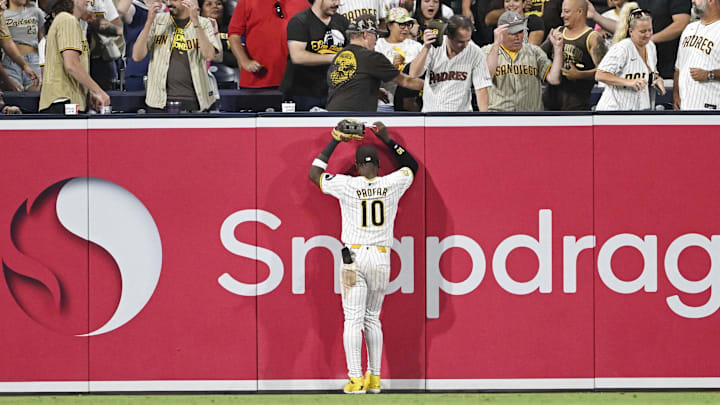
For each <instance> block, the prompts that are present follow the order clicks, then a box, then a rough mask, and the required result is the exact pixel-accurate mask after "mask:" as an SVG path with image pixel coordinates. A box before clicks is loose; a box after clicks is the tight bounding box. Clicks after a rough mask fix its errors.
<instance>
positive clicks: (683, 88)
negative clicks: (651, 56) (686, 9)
mask: <svg viewBox="0 0 720 405" xmlns="http://www.w3.org/2000/svg"><path fill="white" fill-rule="evenodd" d="M692 3H693V11H695V14H697V15H699V16H700V21H695V22H693V23H691V24H688V26H687V27H685V30H684V31H683V33H682V35H681V36H680V46H679V48H678V55H677V60H676V61H675V77H674V85H673V107H674V108H675V109H676V110H717V109H718V108H720V46H718V44H720V0H692Z"/></svg>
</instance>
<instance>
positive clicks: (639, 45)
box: [595, 2, 665, 111]
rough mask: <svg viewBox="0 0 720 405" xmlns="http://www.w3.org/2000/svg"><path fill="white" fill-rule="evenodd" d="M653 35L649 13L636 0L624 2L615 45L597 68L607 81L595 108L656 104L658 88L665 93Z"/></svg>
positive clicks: (598, 75) (642, 107)
mask: <svg viewBox="0 0 720 405" xmlns="http://www.w3.org/2000/svg"><path fill="white" fill-rule="evenodd" d="M652 35H653V29H652V17H651V16H650V14H649V13H648V12H647V11H645V10H642V9H640V8H638V5H637V3H635V2H632V3H625V5H624V6H623V8H622V10H620V20H619V21H618V26H617V29H616V30H615V36H614V37H613V44H614V46H613V47H612V48H610V51H609V52H608V53H607V54H606V55H605V57H604V58H603V60H602V61H601V62H600V65H598V68H597V72H595V79H597V80H598V81H599V82H602V83H605V84H607V85H608V86H607V87H606V88H605V91H603V94H602V96H601V97H600V101H598V104H597V107H596V110H598V111H603V110H604V111H608V110H613V111H617V110H648V109H654V108H655V102H654V96H655V91H656V89H657V91H659V92H660V93H661V94H665V86H664V85H663V81H662V78H661V77H660V74H659V73H658V72H657V51H656V50H655V44H654V43H653V42H652V41H650V37H652ZM651 82H652V84H650V83H651Z"/></svg>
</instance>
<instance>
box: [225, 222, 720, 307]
mask: <svg viewBox="0 0 720 405" xmlns="http://www.w3.org/2000/svg"><path fill="white" fill-rule="evenodd" d="M552 216H553V213H552V211H551V210H548V209H542V210H540V211H539V213H538V229H537V233H536V234H537V235H538V236H537V237H535V236H531V235H526V234H518V235H509V236H508V237H507V238H505V239H504V240H502V241H501V242H500V244H499V245H498V246H497V248H496V249H495V251H494V252H493V253H492V256H490V252H487V251H486V250H484V249H483V248H482V247H481V246H480V244H478V243H477V241H475V240H474V239H472V238H470V237H469V236H466V235H449V236H447V237H445V238H443V239H442V240H440V238H438V237H436V236H428V237H427V238H426V240H425V244H426V269H425V271H426V284H427V286H426V297H427V300H426V303H427V308H426V316H427V317H428V318H430V319H435V318H438V317H439V316H440V294H441V293H445V294H448V295H465V294H469V293H471V292H473V291H475V290H476V289H477V288H478V286H480V284H481V283H482V282H483V279H484V278H485V277H486V276H487V274H488V273H492V275H493V277H494V278H495V281H496V282H497V284H498V285H499V286H500V288H502V289H503V290H505V291H506V292H508V293H510V294H513V295H527V294H532V293H535V292H538V293H540V294H550V293H552V292H553V271H552V269H553V254H552V253H553V249H555V248H557V247H556V246H553V244H552V236H553V231H552ZM244 222H259V223H261V224H263V225H265V226H267V227H269V228H270V229H271V230H275V229H277V228H278V227H280V226H281V224H282V221H281V220H280V218H278V217H277V216H275V215H274V214H272V213H271V212H268V211H264V210H241V211H238V212H236V213H234V214H232V215H230V216H229V217H227V218H226V219H225V221H224V222H223V224H222V226H221V229H220V240H221V242H222V244H223V246H225V248H226V249H227V250H228V251H230V252H232V253H234V254H236V255H238V256H242V257H246V258H250V259H253V260H259V261H262V262H263V263H265V264H266V265H267V266H268V267H269V269H270V274H269V276H268V278H267V279H266V280H264V281H262V282H260V283H258V284H247V283H242V282H240V281H238V280H236V279H234V278H233V277H232V276H231V275H230V274H228V273H225V274H223V275H222V276H221V277H220V278H219V279H218V283H219V284H220V285H221V286H222V287H223V288H224V289H226V290H228V291H230V292H232V293H234V294H238V295H244V296H253V295H263V294H268V293H270V292H272V291H273V290H274V289H275V288H277V287H278V286H279V285H280V282H281V281H282V279H283V276H284V272H285V267H284V264H283V262H282V260H281V258H280V256H278V255H277V254H276V253H275V252H273V251H272V250H270V249H266V248H262V247H257V246H254V245H250V244H247V243H244V242H241V241H239V240H237V239H236V237H235V234H234V230H235V228H236V227H237V226H238V225H240V224H242V223H244ZM533 233H535V232H533ZM562 241H563V243H562V279H563V291H562V292H563V293H565V294H575V293H576V292H577V259H578V256H579V255H580V253H581V252H583V251H586V250H589V249H594V248H596V247H597V248H598V249H599V250H598V256H597V272H598V275H599V277H600V280H601V281H602V283H603V284H604V285H605V286H606V287H607V288H608V289H610V290H612V291H614V292H616V293H618V294H635V293H643V292H644V293H656V292H657V291H658V287H657V286H658V283H657V280H658V272H659V269H658V257H659V256H658V255H659V252H658V244H657V235H642V236H641V235H635V234H630V233H621V234H617V235H613V236H611V237H610V238H608V239H607V240H606V241H605V242H604V243H603V244H602V245H601V246H596V242H595V236H594V235H580V236H578V235H564V236H563V238H562ZM414 244H415V241H414V239H413V237H403V238H401V240H399V241H398V240H397V239H395V241H394V244H393V252H394V253H396V254H397V255H398V256H399V258H400V263H401V267H400V272H399V274H398V275H397V276H396V278H395V279H394V280H391V282H390V285H389V286H388V290H387V293H388V294H392V293H395V292H397V291H401V292H402V293H404V294H412V293H413V292H414V285H413V272H414V263H413V250H414ZM690 247H696V248H700V249H701V250H703V251H704V252H705V253H706V254H707V256H708V257H709V259H710V268H709V269H708V270H707V275H706V276H705V277H703V278H702V279H700V280H688V279H687V278H685V277H684V276H683V275H682V274H681V272H680V268H679V264H678V263H679V258H680V254H681V253H682V252H683V251H685V250H686V249H688V248H690ZM314 248H324V249H327V250H329V251H330V252H332V254H333V258H334V263H335V271H334V274H335V276H334V285H335V293H337V294H340V260H341V257H340V249H341V248H342V244H341V243H340V242H339V241H338V240H337V239H335V238H333V237H331V236H328V235H317V236H313V237H311V238H309V239H307V240H306V239H305V238H304V237H300V236H296V237H293V238H292V241H291V249H292V256H291V257H292V292H293V293H294V294H304V293H305V257H306V255H307V253H308V252H309V251H310V250H311V249H314ZM454 248H456V249H460V250H462V251H464V253H466V254H467V255H468V256H469V257H470V258H471V262H472V268H471V270H470V274H469V275H468V276H467V278H466V279H465V280H462V281H457V282H454V281H450V280H447V279H446V278H445V277H444V276H443V275H442V273H441V271H440V259H441V258H442V256H443V254H445V253H446V252H447V251H449V250H450V249H454ZM621 248H630V249H634V250H636V251H637V252H639V253H640V255H641V256H642V258H643V267H642V271H641V273H640V275H639V276H637V277H636V278H635V279H634V280H622V279H620V278H619V277H618V276H617V275H616V274H615V272H614V271H613V267H612V259H613V256H614V255H615V254H616V252H617V251H618V250H619V249H621ZM516 249H529V250H530V251H531V252H532V253H533V254H534V255H535V256H536V257H537V261H538V267H537V269H536V271H535V275H534V276H533V277H532V278H531V279H530V280H527V281H518V280H515V279H513V277H512V276H511V275H510V273H509V272H508V268H507V259H508V257H509V256H510V254H511V252H513V251H514V250H516ZM589 254H591V252H589ZM662 263H663V264H664V270H665V276H666V277H667V279H668V281H669V282H670V284H671V285H672V286H673V287H675V288H676V289H677V290H678V291H680V292H683V293H686V294H700V293H705V292H707V291H708V290H709V291H710V296H709V298H708V300H707V302H705V304H702V305H699V306H691V305H688V304H685V303H683V301H682V300H681V298H680V296H679V295H677V294H672V295H670V296H667V297H666V303H667V305H668V307H669V308H670V310H671V311H673V312H674V313H675V314H677V315H679V316H681V317H684V318H693V319H696V318H705V317H708V316H710V315H712V314H714V313H715V312H716V311H717V310H718V309H719V308H720V268H719V267H718V266H720V236H719V235H711V236H710V237H707V236H704V235H700V234H696V233H687V234H684V235H680V236H678V237H677V238H675V239H674V240H672V242H671V243H670V244H669V246H668V248H667V250H666V251H665V252H664V260H663V261H662ZM488 267H491V269H488Z"/></svg>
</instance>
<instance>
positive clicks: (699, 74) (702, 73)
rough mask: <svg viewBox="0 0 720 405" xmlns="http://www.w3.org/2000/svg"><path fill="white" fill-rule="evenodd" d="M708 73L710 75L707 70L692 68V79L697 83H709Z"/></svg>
mask: <svg viewBox="0 0 720 405" xmlns="http://www.w3.org/2000/svg"><path fill="white" fill-rule="evenodd" d="M708 73H710V71H708V70H705V69H698V68H690V77H692V78H693V80H695V81H696V82H705V81H707V79H708Z"/></svg>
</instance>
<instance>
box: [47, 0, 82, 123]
mask: <svg viewBox="0 0 720 405" xmlns="http://www.w3.org/2000/svg"><path fill="white" fill-rule="evenodd" d="M67 50H72V51H77V52H78V53H79V54H80V63H81V64H82V67H83V69H84V70H85V71H86V72H89V71H90V58H89V55H88V43H87V39H86V38H85V36H84V35H83V32H82V28H81V27H80V22H79V21H78V19H77V18H75V17H74V16H73V15H72V14H70V13H66V12H62V13H60V14H58V15H57V17H55V20H53V23H52V25H51V26H50V30H49V31H48V34H47V42H46V47H45V73H44V75H43V85H42V89H41V90H40V106H39V109H40V110H44V109H46V108H48V107H50V104H52V103H53V101H56V100H62V99H69V100H70V103H72V104H77V105H78V109H79V110H80V111H85V110H86V109H87V108H86V106H87V104H86V101H87V95H88V89H86V88H85V87H83V86H82V85H81V84H80V83H79V82H78V81H77V80H75V78H74V77H72V76H71V75H70V73H68V71H67V70H66V69H65V63H64V60H63V55H62V53H63V52H64V51H67Z"/></svg>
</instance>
